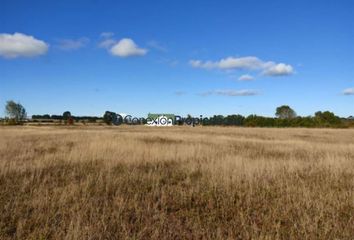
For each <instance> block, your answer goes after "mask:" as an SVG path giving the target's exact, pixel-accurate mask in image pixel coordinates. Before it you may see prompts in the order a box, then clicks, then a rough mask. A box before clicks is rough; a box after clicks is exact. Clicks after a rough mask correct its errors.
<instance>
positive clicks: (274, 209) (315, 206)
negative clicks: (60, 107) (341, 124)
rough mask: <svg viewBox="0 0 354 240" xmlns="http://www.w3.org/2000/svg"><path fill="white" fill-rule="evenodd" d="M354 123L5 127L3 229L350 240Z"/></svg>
mask: <svg viewBox="0 0 354 240" xmlns="http://www.w3.org/2000/svg"><path fill="white" fill-rule="evenodd" d="M353 191H354V130H331V129H314V130H311V129H257V128H255V129H249V128H247V129H246V128H219V127H197V128H186V127H173V128H149V127H116V128H108V127H107V128H104V127H81V128H75V127H73V128H60V127H37V128H36V127H8V128H0V239H354V193H353Z"/></svg>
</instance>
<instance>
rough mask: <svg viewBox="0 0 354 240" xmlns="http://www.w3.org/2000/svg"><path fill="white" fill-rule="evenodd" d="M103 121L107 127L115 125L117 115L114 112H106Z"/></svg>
mask: <svg viewBox="0 0 354 240" xmlns="http://www.w3.org/2000/svg"><path fill="white" fill-rule="evenodd" d="M103 121H104V122H105V123H106V124H108V125H112V124H116V123H117V114H116V113H114V112H110V111H106V112H105V113H104V115H103Z"/></svg>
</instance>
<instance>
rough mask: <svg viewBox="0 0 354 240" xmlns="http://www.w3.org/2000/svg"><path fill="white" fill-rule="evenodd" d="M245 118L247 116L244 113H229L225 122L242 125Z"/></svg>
mask: <svg viewBox="0 0 354 240" xmlns="http://www.w3.org/2000/svg"><path fill="white" fill-rule="evenodd" d="M244 120H245V117H244V116H242V115H239V114H237V115H228V116H226V118H225V119H224V124H225V125H228V126H232V125H235V126H242V125H243V122H244Z"/></svg>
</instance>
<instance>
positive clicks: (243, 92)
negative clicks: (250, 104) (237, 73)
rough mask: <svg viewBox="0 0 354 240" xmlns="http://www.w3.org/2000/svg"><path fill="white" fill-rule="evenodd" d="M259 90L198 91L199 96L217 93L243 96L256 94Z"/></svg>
mask: <svg viewBox="0 0 354 240" xmlns="http://www.w3.org/2000/svg"><path fill="white" fill-rule="evenodd" d="M258 94H259V92H258V91H257V90H253V89H242V90H232V89H226V90H213V91H207V92H203V93H200V94H199V95H200V96H209V95H219V96H229V97H245V96H255V95H258Z"/></svg>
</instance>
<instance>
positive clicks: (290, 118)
mask: <svg viewBox="0 0 354 240" xmlns="http://www.w3.org/2000/svg"><path fill="white" fill-rule="evenodd" d="M5 113H6V116H7V117H6V119H5V120H4V122H5V123H7V124H9V125H12V124H21V123H23V122H24V121H26V120H27V113H26V109H25V108H24V107H23V106H22V105H21V104H20V103H16V102H14V101H8V102H7V103H6V106H5ZM116 118H117V114H116V113H114V112H110V111H106V112H105V113H104V114H103V116H102V117H97V116H74V115H72V114H71V112H70V111H65V112H64V113H63V114H62V115H49V114H44V115H32V120H31V121H33V122H36V121H41V122H46V121H47V122H51V121H61V122H64V123H65V124H69V125H72V124H74V123H75V122H87V123H96V122H104V123H106V124H108V125H112V124H113V123H114V122H115V121H116ZM187 118H190V119H191V120H192V121H194V120H193V119H197V118H193V117H192V116H191V115H188V117H187ZM145 123H146V120H144V121H140V122H136V123H135V124H145ZM175 124H177V125H183V124H185V122H182V121H180V122H176V123H175ZM193 125H194V124H193ZM197 125H206V126H244V127H309V128H311V127H313V128H314V127H334V128H341V127H354V118H353V117H352V116H351V117H349V118H340V117H338V116H336V115H335V114H334V113H333V112H330V111H323V112H322V111H318V112H316V113H315V114H314V116H307V117H301V116H297V114H296V112H295V110H293V109H292V108H291V107H290V106H287V105H283V106H280V107H278V108H276V110H275V117H264V116H258V115H254V114H252V115H249V116H247V117H245V116H242V115H240V114H232V115H227V116H224V115H214V116H212V117H209V118H204V119H203V121H198V123H197Z"/></svg>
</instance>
